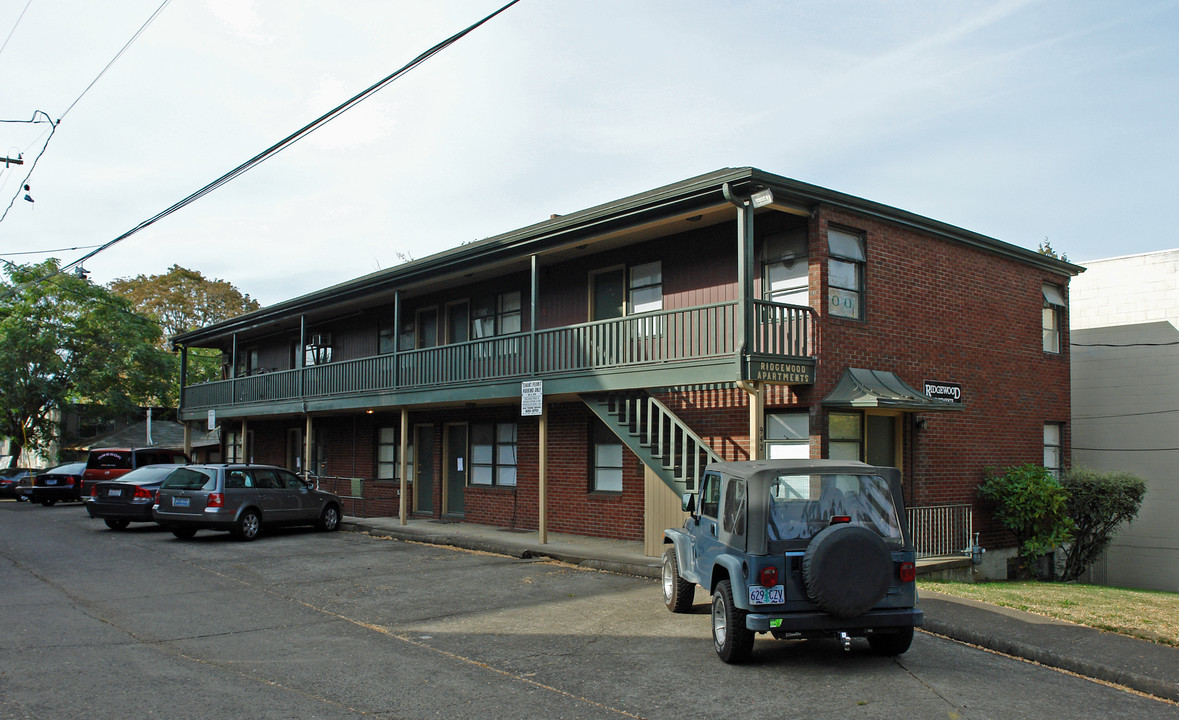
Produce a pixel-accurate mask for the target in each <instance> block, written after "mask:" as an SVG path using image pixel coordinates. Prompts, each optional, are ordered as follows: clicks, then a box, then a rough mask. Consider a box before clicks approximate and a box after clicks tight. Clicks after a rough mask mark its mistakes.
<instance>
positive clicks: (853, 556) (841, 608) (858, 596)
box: [802, 524, 892, 618]
mask: <svg viewBox="0 0 1179 720" xmlns="http://www.w3.org/2000/svg"><path fill="white" fill-rule="evenodd" d="M802 578H803V582H804V583H805V584H806V592H807V595H808V596H810V599H811V601H812V602H814V603H815V604H816V605H818V606H819V608H821V609H822V610H824V611H826V612H828V613H830V614H832V615H834V616H836V617H840V618H853V617H856V616H857V615H863V614H864V613H866V612H868V611H869V610H871V609H872V608H873V607H875V606H876V603H878V602H880V600H881V598H883V597H884V595H885V593H887V592H888V587H889V585H890V584H891V583H892V556H891V555H890V554H889V552H888V548H887V547H885V546H884V541H883V540H882V539H881V538H880V536H879V535H877V534H876V533H874V532H872V531H871V530H869V529H867V528H864V527H860V526H859V525H847V524H840V525H832V526H831V527H829V528H826V529H824V530H823V531H822V532H820V533H819V534H818V535H816V536H815V537H814V538H813V539H812V540H811V543H810V545H809V546H807V549H806V554H805V555H803V558H802Z"/></svg>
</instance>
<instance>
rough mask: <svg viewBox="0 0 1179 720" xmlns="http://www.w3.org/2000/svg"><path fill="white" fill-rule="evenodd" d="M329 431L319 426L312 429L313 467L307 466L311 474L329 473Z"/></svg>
mask: <svg viewBox="0 0 1179 720" xmlns="http://www.w3.org/2000/svg"><path fill="white" fill-rule="evenodd" d="M326 434H327V433H325V432H323V431H322V430H319V429H318V428H316V429H314V430H312V431H311V467H309V468H307V470H308V472H309V473H310V474H311V475H326V474H327V457H328V453H327V439H326V438H325V437H324V436H325V435H326Z"/></svg>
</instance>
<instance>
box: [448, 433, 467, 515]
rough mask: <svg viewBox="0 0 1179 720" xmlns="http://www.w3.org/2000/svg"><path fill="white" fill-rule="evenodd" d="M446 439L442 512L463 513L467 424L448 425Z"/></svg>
mask: <svg viewBox="0 0 1179 720" xmlns="http://www.w3.org/2000/svg"><path fill="white" fill-rule="evenodd" d="M445 440H446V443H445V445H446V448H445V449H444V451H443V455H444V456H445V457H446V468H445V470H443V473H442V474H443V488H444V490H445V492H444V493H443V496H442V514H444V515H462V514H463V491H464V490H465V489H466V487H467V424H466V423H456V424H454V425H447V426H446V437H445Z"/></svg>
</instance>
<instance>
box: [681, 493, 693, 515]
mask: <svg viewBox="0 0 1179 720" xmlns="http://www.w3.org/2000/svg"><path fill="white" fill-rule="evenodd" d="M680 507H682V508H683V509H684V512H686V513H691V515H692V516H693V517H695V515H696V496H695V495H693V494H692V493H684V495H683V497H682V498H680Z"/></svg>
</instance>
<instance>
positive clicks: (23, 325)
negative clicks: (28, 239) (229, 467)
mask: <svg viewBox="0 0 1179 720" xmlns="http://www.w3.org/2000/svg"><path fill="white" fill-rule="evenodd" d="M58 271H59V266H58V263H57V261H56V260H47V261H45V262H43V263H40V264H39V265H32V266H22V265H9V266H7V267H6V269H5V275H6V276H7V280H5V281H2V282H0V436H6V437H8V438H9V440H10V447H11V450H12V456H13V457H12V461H11V462H12V464H13V465H15V464H17V462H18V461H19V458H20V455H21V453H22V452H23V450H24V449H25V448H29V449H34V450H44V449H45V448H46V447H47V446H48V445H49V443H50V442H51V441H52V440H53V439H54V437H55V436H56V433H57V427H56V423H55V419H54V410H59V409H61V408H64V407H66V406H67V405H70V404H73V403H93V404H99V405H103V406H105V407H107V408H109V409H110V410H112V411H113V412H116V413H131V412H135V410H136V408H137V407H138V406H140V405H157V404H161V403H162V401H163V399H164V398H165V397H166V396H167V395H168V383H167V375H168V371H169V360H168V357H167V355H166V353H164V352H162V351H161V350H160V349H159V347H158V346H157V343H158V340H159V336H160V329H159V327H158V326H157V325H156V324H155V323H154V322H152V321H151V320H149V319H147V318H145V317H143V316H142V315H138V314H136V313H135V312H133V311H132V310H131V306H130V303H128V302H127V301H126V300H123V299H122V298H118V297H115V296H114V295H112V294H111V293H110V292H109V291H107V290H106V289H105V288H103V287H101V286H98V285H95V284H93V283H91V282H90V281H88V280H86V279H83V278H79V277H76V276H74V275H73V274H70V273H59V272H58Z"/></svg>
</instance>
